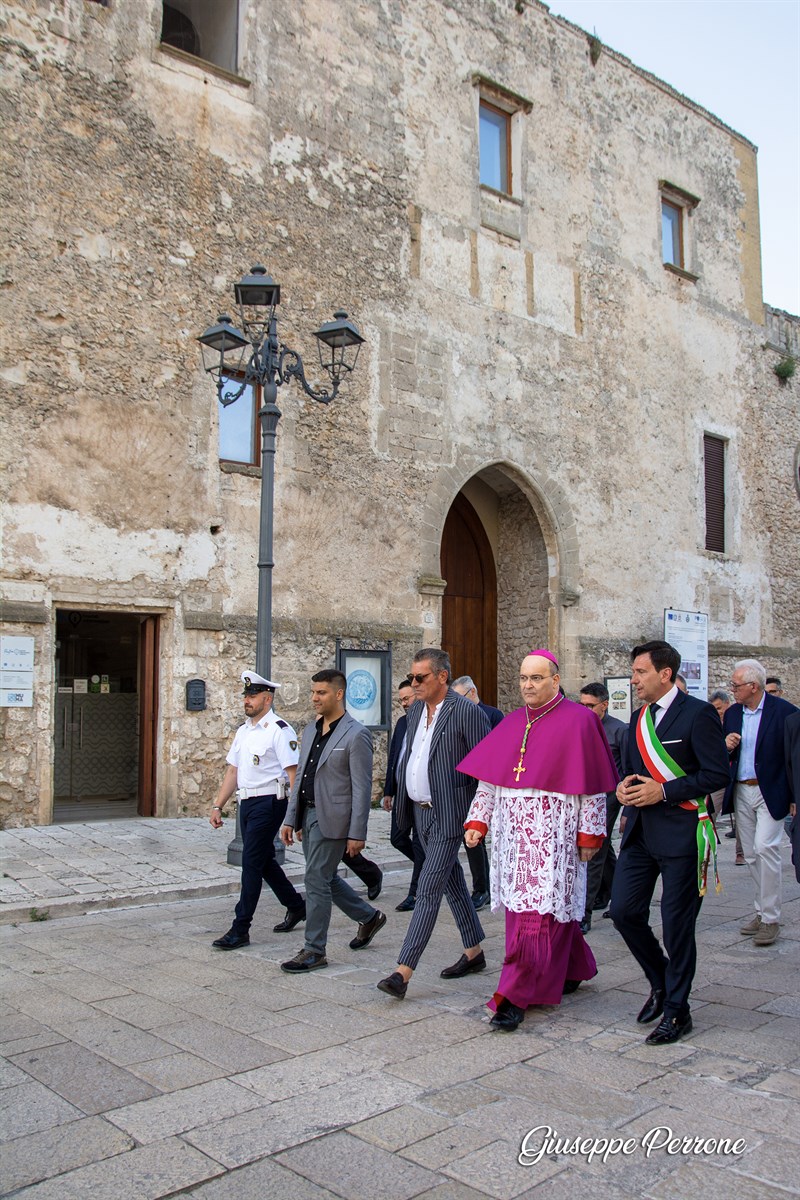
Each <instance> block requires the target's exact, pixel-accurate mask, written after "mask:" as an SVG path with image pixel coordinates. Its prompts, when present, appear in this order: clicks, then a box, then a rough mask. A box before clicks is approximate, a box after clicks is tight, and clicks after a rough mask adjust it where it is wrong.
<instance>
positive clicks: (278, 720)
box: [275, 717, 289, 729]
mask: <svg viewBox="0 0 800 1200" xmlns="http://www.w3.org/2000/svg"><path fill="white" fill-rule="evenodd" d="M275 724H276V725H280V727H281V729H288V728H289V726H288V725H287V724H286V722H285V721H282V720H281V719H280V717H278V718H277V720H276V721H275Z"/></svg>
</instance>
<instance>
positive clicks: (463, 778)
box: [378, 648, 489, 1000]
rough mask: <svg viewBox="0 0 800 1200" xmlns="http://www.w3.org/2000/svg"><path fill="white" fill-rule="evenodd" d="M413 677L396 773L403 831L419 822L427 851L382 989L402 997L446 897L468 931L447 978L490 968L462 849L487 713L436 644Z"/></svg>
mask: <svg viewBox="0 0 800 1200" xmlns="http://www.w3.org/2000/svg"><path fill="white" fill-rule="evenodd" d="M409 678H410V679H411V683H412V686H413V688H414V694H415V696H416V700H415V702H414V704H412V705H411V708H410V709H409V711H408V727H407V735H406V749H405V753H404V756H403V759H402V761H401V763H400V766H399V767H398V770H397V793H396V795H395V801H394V803H395V809H396V811H397V826H398V829H409V828H410V827H411V824H412V822H413V825H414V828H415V829H416V831H417V835H418V837H419V840H420V842H421V844H422V847H423V849H424V850H425V862H424V864H423V867H422V871H421V873H420V877H419V883H418V885H417V899H416V904H415V906H414V912H413V915H412V917H411V922H410V924H409V927H408V932H407V934H406V937H405V941H404V942H403V945H402V947H401V950H400V954H399V956H398V965H397V970H396V971H394V972H392V974H391V975H389V976H387V978H386V979H382V980H381V981H380V983H379V984H378V987H379V988H380V990H381V991H382V992H386V993H387V994H388V995H390V996H394V997H395V998H396V999H397V1000H402V999H403V997H404V996H405V994H406V989H407V987H408V981H409V979H410V978H411V976H412V975H413V973H414V970H415V969H416V967H417V965H418V963H419V960H420V958H421V957H422V953H423V951H424V949H425V947H426V946H427V944H428V941H429V940H430V936H431V934H432V933H433V927H434V925H435V924H436V918H437V916H438V914H439V908H440V905H441V903H442V897H443V896H444V898H445V899H446V900H447V903H448V904H449V906H450V910H451V912H452V914H453V918H454V920H455V922H456V925H457V926H458V932H459V933H460V934H461V941H462V943H463V946H464V953H463V954H462V955H461V957H460V958H459V960H458V962H456V963H454V964H453V965H452V966H451V967H445V969H444V970H443V971H442V972H441V974H442V978H443V979H458V978H460V977H461V976H462V975H468V974H470V973H471V972H472V971H482V970H483V969H484V967H485V966H486V959H485V958H484V956H483V950H481V946H480V943H481V942H482V940H483V937H484V933H483V929H482V928H481V923H480V920H479V919H478V914H477V912H476V911H475V906H474V905H473V903H472V900H471V898H470V894H469V891H468V889H467V885H466V882H465V880H464V872H463V871H462V870H461V865H460V863H459V861H458V852H459V850H460V848H461V841H462V838H463V836H464V822H465V821H466V819H467V812H468V810H469V806H470V803H471V801H472V797H473V795H474V794H475V789H476V788H477V786H478V781H477V779H472V778H470V776H468V775H462V774H461V772H460V771H458V770H457V769H456V768H457V766H458V764H459V763H460V762H461V760H462V758H465V757H466V755H467V754H469V752H470V750H472V749H473V748H474V747H475V746H477V744H478V742H480V741H481V740H482V739H483V738H484V737H485V736H486V734H487V733H488V732H489V719H488V717H487V716H486V714H485V713H484V712H483V711H482V710H481V709H480V708H479V707H478V705H477V704H472V703H471V702H470V701H469V700H467V699H466V697H464V696H459V694H458V692H455V691H454V690H453V688H452V687H451V686H450V658H449V656H448V655H447V654H446V653H445V651H444V650H439V649H436V648H429V649H425V650H418V651H417V653H416V654H415V655H414V664H413V666H412V669H411V672H410V675H409Z"/></svg>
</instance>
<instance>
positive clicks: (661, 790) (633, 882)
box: [611, 641, 728, 1045]
mask: <svg viewBox="0 0 800 1200" xmlns="http://www.w3.org/2000/svg"><path fill="white" fill-rule="evenodd" d="M631 659H632V663H633V666H632V671H631V678H632V681H633V685H634V687H635V689H636V695H637V698H638V699H639V700H641V701H643V702H644V706H643V707H642V708H641V709H639V710H638V711H637V712H635V713H634V714H633V716H632V717H631V722H630V726H629V730H628V744H627V751H626V756H625V765H626V771H627V774H626V775H625V778H624V779H623V780H622V782H621V783H620V785H619V787H618V788H617V798H618V799H619V801H620V803H621V804H623V805H624V806H625V812H626V815H627V821H626V825H625V832H624V834H623V835H622V844H621V846H620V855H619V860H618V862H617V869H616V872H615V874H614V884H613V889H612V893H611V919H612V920H613V922H614V924H615V925H616V927H617V929H618V930H619V932H620V933H621V934H622V936H623V938H624V939H625V942H626V944H627V946H628V949H629V950H630V952H631V954H632V955H633V956H634V958H635V959H636V961H637V962H638V963H639V965H640V967H641V968H642V970H643V971H644V973H645V975H646V976H647V980H648V982H649V984H650V989H651V990H650V995H649V997H648V998H647V1001H646V1003H645V1005H644V1007H643V1008H642V1010H641V1012H640V1013H639V1015H638V1016H637V1018H636V1019H637V1021H638V1022H639V1023H640V1024H642V1025H644V1024H647V1023H648V1022H649V1021H654V1020H655V1019H656V1017H659V1016H660V1017H661V1018H662V1019H661V1022H660V1023H659V1025H658V1026H657V1028H656V1029H654V1030H653V1032H652V1033H651V1034H650V1035H649V1037H648V1038H647V1041H648V1042H649V1043H650V1044H651V1045H664V1044H666V1043H670V1042H676V1041H677V1040H678V1038H681V1037H683V1036H684V1035H685V1034H687V1033H689V1032H690V1031H691V1028H692V1018H691V1016H690V1014H689V992H690V990H691V986H692V979H693V978H694V971H695V965H696V962H697V948H696V946H695V935H694V927H695V921H696V920H697V914H698V912H699V911H700V896H699V885H698V879H699V870H698V849H697V833H698V824H697V823H698V819H699V816H700V814H701V812H702V810H704V808H705V801H704V797H705V796H707V795H708V794H709V793H710V792H713V791H716V790H717V788H719V787H722V786H723V784H724V783H725V782H726V779H727V776H728V755H727V751H726V749H725V740H724V738H723V736H722V727H721V725H720V723H719V717H718V716H717V714H716V712H715V711H714V709H713V708H712V707H711V705H710V704H706V703H705V702H704V701H702V700H697V699H696V698H695V697H694V696H689V695H687V694H686V693H685V692H682V691H680V689H679V688H678V686H677V684H676V683H675V676H676V675H677V673H678V667H679V666H680V661H681V660H680V655H679V654H678V652H677V650H676V649H675V648H674V646H670V644H669V642H663V641H652V642H645V643H644V644H643V645H641V646H636V647H634V649H633V651H632V654H631ZM698 801H699V802H700V804H701V805H702V809H700V808H698ZM707 825H710V822H707ZM659 875H660V876H661V887H662V895H661V921H662V929H663V939H664V947H665V949H666V951H667V954H666V955H665V954H664V951H663V950H662V949H661V946H660V945H659V944H658V941H657V939H656V937H655V934H654V933H653V930H652V929H651V928H650V902H651V900H652V898H653V892H654V890H655V885H656V880H657V879H658V877H659ZM667 955H668V956H669V957H667Z"/></svg>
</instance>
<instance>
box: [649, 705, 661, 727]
mask: <svg viewBox="0 0 800 1200" xmlns="http://www.w3.org/2000/svg"><path fill="white" fill-rule="evenodd" d="M660 708H661V705H660V704H651V705H650V716H651V717H652V718H653V724H654V725H655V723H656V717H657V716H658V711H659V709H660Z"/></svg>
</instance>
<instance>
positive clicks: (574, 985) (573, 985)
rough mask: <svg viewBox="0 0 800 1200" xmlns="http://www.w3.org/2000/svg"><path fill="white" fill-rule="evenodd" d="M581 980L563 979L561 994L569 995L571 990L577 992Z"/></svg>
mask: <svg viewBox="0 0 800 1200" xmlns="http://www.w3.org/2000/svg"><path fill="white" fill-rule="evenodd" d="M581 982H582V981H581V980H580V979H566V980H564V986H563V988H562V989H561V995H562V996H571V995H572V993H573V992H577V990H578V988H579V987H580V986H581Z"/></svg>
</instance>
